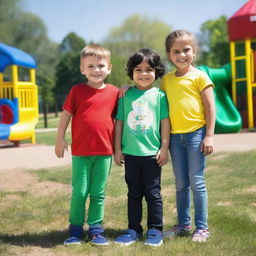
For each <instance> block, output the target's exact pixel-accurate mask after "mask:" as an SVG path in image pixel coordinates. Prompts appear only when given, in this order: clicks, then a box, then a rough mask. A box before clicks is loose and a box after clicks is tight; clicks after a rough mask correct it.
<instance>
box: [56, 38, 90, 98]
mask: <svg viewBox="0 0 256 256" xmlns="http://www.w3.org/2000/svg"><path fill="white" fill-rule="evenodd" d="M85 45H86V43H85V41H84V39H83V38H81V37H79V36H78V35H76V34H75V33H69V34H68V35H67V36H66V37H65V38H64V39H63V40H62V42H61V44H60V47H59V50H60V54H61V57H60V60H59V63H58V65H57V68H56V86H55V89H54V91H55V95H67V94H68V92H69V90H70V89H71V87H72V86H73V85H75V84H78V83H81V82H83V81H84V79H85V78H84V76H82V74H81V72H80V52H81V50H82V49H83V47H84V46H85Z"/></svg>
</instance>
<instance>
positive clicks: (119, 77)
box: [106, 55, 131, 87]
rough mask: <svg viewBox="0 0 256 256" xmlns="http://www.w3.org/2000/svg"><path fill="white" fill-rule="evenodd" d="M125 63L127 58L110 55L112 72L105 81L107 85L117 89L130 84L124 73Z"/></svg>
mask: <svg viewBox="0 0 256 256" xmlns="http://www.w3.org/2000/svg"><path fill="white" fill-rule="evenodd" d="M126 62H127V58H125V57H123V56H117V55H112V57H111V64H112V71H111V74H110V75H109V76H108V77H107V79H106V82H107V83H111V84H113V85H115V86H117V87H121V86H122V85H128V84H130V83H131V80H130V79H129V77H128V76H127V72H126Z"/></svg>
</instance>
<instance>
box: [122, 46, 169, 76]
mask: <svg viewBox="0 0 256 256" xmlns="http://www.w3.org/2000/svg"><path fill="white" fill-rule="evenodd" d="M143 60H145V61H147V62H148V64H149V65H150V66H151V67H152V68H154V69H155V80H157V79H158V78H159V77H161V76H163V75H164V74H165V67H164V65H163V63H162V62H161V58H160V56H159V54H158V53H156V52H155V51H154V50H152V49H149V48H142V49H140V50H138V51H136V52H135V53H134V54H133V55H132V56H131V57H130V58H129V60H128V62H127V74H128V76H129V77H130V78H131V79H132V80H133V70H134V69H135V67H136V66H138V65H139V64H140V63H141V62H142V61H143Z"/></svg>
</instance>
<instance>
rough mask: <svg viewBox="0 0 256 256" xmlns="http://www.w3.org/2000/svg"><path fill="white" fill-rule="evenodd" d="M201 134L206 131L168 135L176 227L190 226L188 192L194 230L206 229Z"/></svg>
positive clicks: (205, 194) (206, 199)
mask: <svg viewBox="0 0 256 256" xmlns="http://www.w3.org/2000/svg"><path fill="white" fill-rule="evenodd" d="M205 132H206V128H205V127H202V128H200V129H198V130H196V131H194V132H190V133H184V134H172V135H171V141H170V153H171V158H172V165H173V171H174V175H175V179H176V204H177V213H178V223H179V224H180V225H191V218H190V189H191V190H192V192H193V199H194V209H195V226H196V228H197V229H207V228H208V224H207V218H208V196H207V190H206V185H205V179H204V170H205V156H204V155H203V154H202V152H201V151H200V145H201V143H202V140H203V139H204V137H205Z"/></svg>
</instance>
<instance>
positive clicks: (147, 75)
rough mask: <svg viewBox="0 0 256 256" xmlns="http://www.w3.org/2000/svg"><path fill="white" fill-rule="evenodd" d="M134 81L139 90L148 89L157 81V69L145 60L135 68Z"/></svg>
mask: <svg viewBox="0 0 256 256" xmlns="http://www.w3.org/2000/svg"><path fill="white" fill-rule="evenodd" d="M133 81H134V82H135V83H136V85H137V88H138V89H139V90H148V89H150V88H151V87H152V84H153V83H154V81H155V69H154V68H152V67H151V66H150V65H149V64H148V62H147V61H146V60H143V61H142V62H141V63H140V64H139V65H137V66H136V67H135V68H134V70H133Z"/></svg>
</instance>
